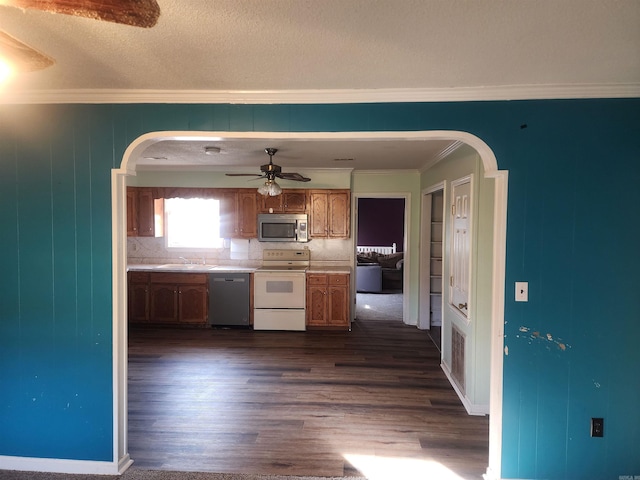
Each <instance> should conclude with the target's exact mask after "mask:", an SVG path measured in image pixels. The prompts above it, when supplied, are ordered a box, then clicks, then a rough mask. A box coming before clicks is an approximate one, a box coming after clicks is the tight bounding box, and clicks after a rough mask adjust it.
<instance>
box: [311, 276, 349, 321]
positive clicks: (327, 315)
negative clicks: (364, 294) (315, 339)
mask: <svg viewBox="0 0 640 480" xmlns="http://www.w3.org/2000/svg"><path fill="white" fill-rule="evenodd" d="M349 299H350V295H349V274H344V273H339V274H338V273H308V274H307V327H311V328H314V327H317V328H344V329H349V328H350V325H351V319H350V315H349Z"/></svg>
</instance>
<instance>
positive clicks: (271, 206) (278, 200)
mask: <svg viewBox="0 0 640 480" xmlns="http://www.w3.org/2000/svg"><path fill="white" fill-rule="evenodd" d="M260 212H261V213H282V195H276V196H275V197H271V196H269V195H267V196H264V195H260Z"/></svg>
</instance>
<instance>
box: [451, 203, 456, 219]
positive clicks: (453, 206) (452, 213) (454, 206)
mask: <svg viewBox="0 0 640 480" xmlns="http://www.w3.org/2000/svg"><path fill="white" fill-rule="evenodd" d="M451 215H453V216H454V217H455V215H456V205H455V204H453V205H451Z"/></svg>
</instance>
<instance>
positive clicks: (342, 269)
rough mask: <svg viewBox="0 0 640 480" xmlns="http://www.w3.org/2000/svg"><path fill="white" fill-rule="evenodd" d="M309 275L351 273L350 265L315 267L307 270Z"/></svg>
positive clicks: (312, 266)
mask: <svg viewBox="0 0 640 480" xmlns="http://www.w3.org/2000/svg"><path fill="white" fill-rule="evenodd" d="M307 273H351V267H350V266H348V265H313V264H311V266H310V267H309V268H308V269H307Z"/></svg>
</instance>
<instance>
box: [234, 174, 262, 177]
mask: <svg viewBox="0 0 640 480" xmlns="http://www.w3.org/2000/svg"><path fill="white" fill-rule="evenodd" d="M225 175H226V176H227V177H263V176H264V175H258V174H257V173H225Z"/></svg>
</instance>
